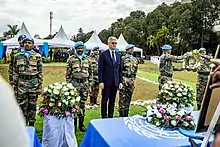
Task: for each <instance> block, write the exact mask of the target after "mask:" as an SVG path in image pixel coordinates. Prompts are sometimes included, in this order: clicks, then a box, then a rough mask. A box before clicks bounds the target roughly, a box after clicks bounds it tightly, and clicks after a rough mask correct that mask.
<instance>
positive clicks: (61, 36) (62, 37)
mask: <svg viewBox="0 0 220 147" xmlns="http://www.w3.org/2000/svg"><path fill="white" fill-rule="evenodd" d="M74 44H75V42H73V41H71V40H69V39H68V37H67V35H66V33H65V31H64V29H63V26H61V27H60V29H59V31H58V33H57V35H56V36H55V37H54V38H53V39H52V40H48V45H51V46H54V47H73V45H74Z"/></svg>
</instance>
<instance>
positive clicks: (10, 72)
mask: <svg viewBox="0 0 220 147" xmlns="http://www.w3.org/2000/svg"><path fill="white" fill-rule="evenodd" d="M23 50H24V48H23V47H19V48H13V49H12V51H11V54H10V62H9V70H8V75H9V83H10V85H11V86H13V60H14V56H15V54H17V53H19V52H20V51H23Z"/></svg>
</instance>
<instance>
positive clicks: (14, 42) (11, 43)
mask: <svg viewBox="0 0 220 147" xmlns="http://www.w3.org/2000/svg"><path fill="white" fill-rule="evenodd" d="M20 35H26V36H27V37H29V38H32V36H31V34H30V33H29V31H28V30H27V27H26V26H25V24H24V23H22V25H21V28H20V30H19V32H18V33H17V35H16V36H15V37H13V38H11V39H8V40H5V41H3V45H4V46H9V47H17V46H19V43H18V37H19V36H20ZM33 39H34V38H33ZM34 41H35V42H34V44H35V45H42V44H43V42H45V41H43V40H40V39H34Z"/></svg>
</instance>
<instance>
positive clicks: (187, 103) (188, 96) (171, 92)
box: [157, 81, 195, 108]
mask: <svg viewBox="0 0 220 147" xmlns="http://www.w3.org/2000/svg"><path fill="white" fill-rule="evenodd" d="M194 101H195V92H194V91H193V88H192V87H191V86H188V85H186V84H183V83H176V82H172V81H169V82H167V83H165V84H164V85H163V87H162V89H161V91H160V92H159V95H158V97H157V102H158V103H160V104H172V105H174V106H176V107H177V108H180V107H191V108H192V107H193V104H194Z"/></svg>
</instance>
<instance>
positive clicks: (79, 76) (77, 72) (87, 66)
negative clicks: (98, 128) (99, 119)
mask: <svg viewBox="0 0 220 147" xmlns="http://www.w3.org/2000/svg"><path fill="white" fill-rule="evenodd" d="M74 49H75V50H76V54H75V55H73V56H70V57H69V59H68V61H67V69H66V81H67V83H72V84H73V86H74V87H76V88H77V91H78V92H79V95H80V97H81V99H80V104H79V107H80V109H81V110H82V112H81V113H79V114H78V117H79V129H80V131H81V132H85V131H86V127H85V126H84V117H85V102H86V100H87V97H88V92H91V88H90V87H91V86H92V81H93V73H92V64H91V62H90V58H89V57H88V56H86V55H85V46H84V43H83V42H82V41H79V42H77V43H76V44H75V45H74ZM74 121H75V122H74V123H75V128H76V126H77V119H76V118H75V120H74Z"/></svg>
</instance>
